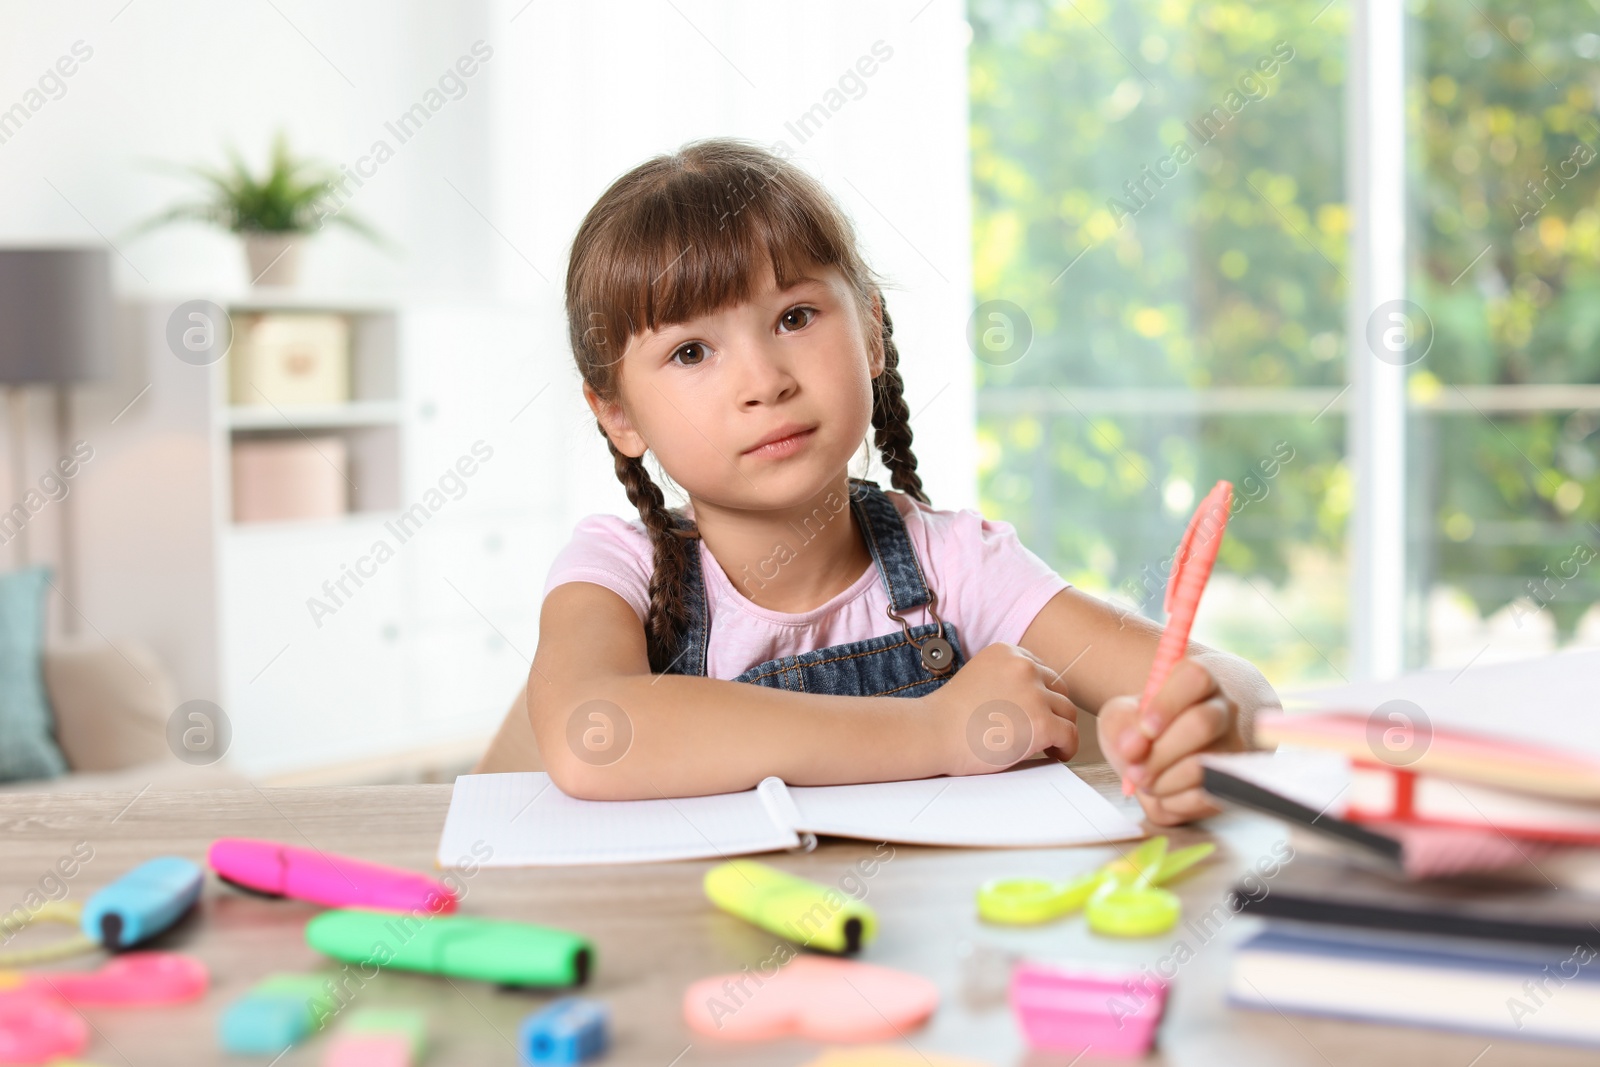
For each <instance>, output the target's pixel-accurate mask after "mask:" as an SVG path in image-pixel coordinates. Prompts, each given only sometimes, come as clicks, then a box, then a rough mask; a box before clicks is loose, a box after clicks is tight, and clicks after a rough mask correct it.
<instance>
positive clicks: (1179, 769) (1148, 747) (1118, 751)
mask: <svg viewBox="0 0 1600 1067" xmlns="http://www.w3.org/2000/svg"><path fill="white" fill-rule="evenodd" d="M1098 733H1099V740H1100V750H1101V751H1102V752H1103V753H1104V754H1105V757H1106V759H1107V760H1108V761H1109V762H1110V763H1111V765H1112V766H1113V767H1115V768H1116V769H1117V772H1118V773H1119V774H1121V775H1122V783H1123V784H1122V788H1123V792H1124V793H1129V792H1132V793H1133V794H1134V795H1135V796H1137V797H1138V798H1139V805H1140V807H1142V808H1144V813H1145V817H1146V818H1148V819H1149V820H1150V821H1151V822H1153V823H1156V824H1157V825H1160V826H1175V825H1177V824H1179V823H1183V822H1188V821H1189V820H1191V819H1200V818H1204V817H1206V816H1208V815H1214V814H1216V813H1217V812H1218V811H1219V810H1221V809H1220V808H1218V807H1217V805H1216V804H1214V803H1213V802H1212V801H1211V799H1210V798H1209V797H1208V796H1207V795H1206V793H1205V791H1204V790H1202V789H1201V787H1200V781H1201V766H1200V759H1199V754H1200V753H1201V752H1238V751H1242V750H1243V749H1244V748H1245V747H1246V745H1245V741H1244V737H1243V735H1242V732H1241V729H1240V717H1239V707H1238V705H1237V704H1235V703H1234V701H1233V700H1232V699H1230V698H1229V697H1228V696H1227V694H1225V693H1224V692H1223V691H1222V687H1221V686H1220V685H1219V684H1218V683H1217V678H1216V676H1215V675H1214V674H1212V672H1211V671H1210V670H1209V669H1207V668H1206V667H1205V666H1203V665H1202V664H1201V663H1199V662H1198V661H1196V660H1194V659H1184V660H1181V661H1179V662H1178V664H1177V665H1176V666H1175V667H1173V669H1172V673H1171V674H1169V675H1168V676H1167V680H1166V682H1165V683H1164V684H1163V685H1162V686H1161V688H1160V689H1159V690H1157V691H1156V695H1155V696H1154V697H1153V698H1152V699H1151V701H1150V705H1149V707H1147V708H1145V710H1144V713H1143V714H1142V715H1141V714H1140V713H1139V698H1138V697H1137V696H1131V695H1130V696H1120V697H1113V698H1112V699H1110V700H1108V701H1106V702H1105V705H1104V706H1103V707H1101V709H1100V721H1099V724H1098Z"/></svg>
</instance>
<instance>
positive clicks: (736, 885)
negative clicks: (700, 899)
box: [705, 860, 878, 955]
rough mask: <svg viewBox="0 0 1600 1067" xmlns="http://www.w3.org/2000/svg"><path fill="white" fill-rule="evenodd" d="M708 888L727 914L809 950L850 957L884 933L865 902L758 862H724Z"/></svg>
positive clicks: (708, 881) (708, 874)
mask: <svg viewBox="0 0 1600 1067" xmlns="http://www.w3.org/2000/svg"><path fill="white" fill-rule="evenodd" d="M705 886H706V896H707V897H709V898H710V899H711V903H713V904H715V905H716V906H717V907H719V908H721V909H722V910H723V911H726V912H729V913H730V914H733V915H737V916H738V917H739V918H741V919H744V920H745V921H747V922H751V923H754V924H755V925H757V926H759V927H761V928H762V929H763V930H767V931H769V932H771V933H774V934H777V935H778V936H779V937H785V938H788V939H789V940H790V941H794V942H796V943H798V944H801V945H804V946H805V947H806V948H812V949H818V950H821V951H823V952H832V953H836V954H841V955H848V954H850V953H853V952H856V951H858V950H859V949H860V948H861V946H862V945H865V944H866V943H867V942H868V941H871V940H872V939H873V937H874V936H876V934H877V932H878V917H877V916H876V915H874V914H873V912H872V909H871V908H869V907H867V905H865V904H864V903H862V902H861V901H859V900H856V899H855V898H853V897H850V896H846V895H845V894H844V893H841V892H840V891H839V890H838V889H836V888H834V887H833V886H828V885H823V884H821V883H820V882H811V881H807V880H806V879H804V878H798V877H796V876H795V875H792V874H787V873H785V872H784V871H780V870H778V869H777V868H776V867H769V866H767V865H766V864H765V863H758V862H756V861H755V860H729V861H728V862H727V863H719V864H718V865H717V866H715V867H713V868H711V869H710V870H709V871H707V872H706V880H705Z"/></svg>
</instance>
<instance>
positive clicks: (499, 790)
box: [437, 771, 800, 867]
mask: <svg viewBox="0 0 1600 1067" xmlns="http://www.w3.org/2000/svg"><path fill="white" fill-rule="evenodd" d="M774 781H775V779H774ZM479 842H482V844H478V843H479ZM799 843H800V838H799V836H798V835H797V834H796V833H795V832H794V830H793V829H791V828H789V827H786V826H781V825H779V824H777V823H775V822H774V821H773V819H772V816H771V815H770V814H769V809H768V806H767V804H766V803H764V802H763V801H762V799H761V798H760V797H759V796H758V795H757V791H756V790H754V789H747V790H745V791H744V792H742V793H722V794H718V795H715V796H708V797H685V798H681V799H672V800H615V801H606V800H576V799H574V798H572V797H569V796H567V795H566V794H565V793H563V792H561V790H559V789H557V788H556V787H555V786H554V785H553V784H552V783H551V781H550V776H549V775H548V774H545V773H544V772H542V771H516V772H512V773H507V774H463V775H460V776H458V777H457V778H456V785H455V792H454V793H453V794H452V796H451V798H450V812H449V814H447V815H446V816H445V820H444V833H443V834H442V835H440V838H439V854H438V857H437V859H438V863H439V866H441V867H452V866H459V865H462V863H463V858H465V860H466V861H468V862H471V861H476V862H478V863H479V864H480V865H481V866H484V867H556V866H568V865H575V864H584V863H647V862H652V861H660V860H679V859H696V858H700V857H705V856H719V855H721V856H735V855H740V854H743V853H749V852H770V851H773V850H775V849H784V848H794V847H795V846H796V845H798V844H799ZM475 844H476V845H477V848H476V849H474V847H473V846H474V845H475ZM484 845H487V846H488V848H489V849H490V850H491V854H490V856H489V857H488V858H487V859H481V858H479V857H480V854H481V853H482V851H483V848H484Z"/></svg>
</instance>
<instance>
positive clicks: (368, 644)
mask: <svg viewBox="0 0 1600 1067" xmlns="http://www.w3.org/2000/svg"><path fill="white" fill-rule="evenodd" d="M215 302H216V303H217V304H219V305H221V306H223V307H224V308H225V309H226V311H227V314H228V318H229V319H231V320H232V322H233V324H234V326H235V329H236V330H237V329H238V324H239V323H240V322H241V321H242V322H247V323H254V324H255V325H257V326H259V323H260V322H261V321H262V320H267V321H272V316H277V317H278V318H280V319H285V318H286V319H289V320H292V319H293V315H298V314H300V313H313V314H315V316H316V320H315V321H321V322H323V323H324V327H323V328H322V332H323V333H324V334H325V335H327V336H331V337H336V336H337V334H338V332H339V331H338V330H337V328H327V327H326V324H327V322H328V321H330V320H333V319H337V320H338V321H341V322H343V323H345V324H347V326H346V328H347V331H348V339H349V352H348V375H347V391H346V393H345V396H344V399H342V400H340V399H337V397H338V390H337V389H334V390H333V391H332V392H328V391H326V386H327V383H328V382H330V381H333V380H335V379H337V378H339V377H340V373H341V372H339V371H338V370H337V366H338V363H339V360H338V357H337V356H333V357H332V362H333V366H334V370H332V371H330V370H329V369H328V368H327V367H321V369H319V370H318V369H313V370H312V371H311V372H310V373H312V374H313V376H315V375H321V376H322V381H323V386H321V387H318V388H323V389H324V391H323V392H321V393H317V392H316V391H315V390H312V389H307V390H305V391H300V392H298V393H297V392H296V389H297V388H299V387H296V386H286V385H284V384H283V381H282V380H281V379H282V378H283V375H282V374H281V373H279V372H281V371H283V369H284V368H283V366H282V364H284V363H289V364H294V363H295V362H296V360H297V358H299V357H297V356H296V355H295V354H294V352H292V351H287V350H286V349H285V348H284V347H283V346H282V345H281V344H280V347H279V349H278V351H277V354H276V356H272V357H266V358H268V361H269V363H270V362H271V360H273V359H275V360H276V361H277V369H276V370H272V371H263V372H261V373H262V375H263V377H262V378H261V379H252V378H251V377H250V375H251V374H252V373H256V371H255V370H254V369H247V370H244V371H241V370H240V369H239V368H238V367H235V366H234V365H233V363H232V361H233V360H234V359H235V357H236V355H238V354H239V353H238V352H237V351H236V350H233V349H230V350H229V351H228V352H227V354H226V355H225V356H224V357H222V358H221V359H220V360H218V361H216V362H214V363H210V364H206V365H195V364H193V363H191V362H186V361H185V360H183V359H180V358H175V354H174V353H173V352H172V351H171V349H170V347H169V344H170V343H169V340H168V338H169V336H170V330H169V319H170V318H171V317H172V316H173V315H174V312H175V311H176V310H177V309H179V308H180V306H181V305H182V304H183V303H184V302H183V301H181V300H176V299H174V300H168V301H149V302H144V303H140V304H137V305H130V306H128V307H127V308H125V318H126V326H127V333H128V336H129V337H130V338H131V339H132V341H133V343H132V344H131V345H129V346H128V351H127V352H125V353H124V355H123V359H122V363H123V366H122V367H121V369H120V372H119V375H118V378H117V380H116V381H115V382H112V383H108V384H106V385H104V386H102V387H96V388H93V389H85V390H81V391H80V392H79V394H78V395H77V397H76V398H75V401H74V404H75V412H74V417H75V423H76V425H77V426H78V427H79V428H80V429H79V433H80V434H81V435H82V436H84V437H86V438H87V439H89V440H90V443H91V444H94V445H95V446H96V447H97V453H96V455H97V457H100V458H99V464H100V465H99V466H98V467H97V466H96V464H95V463H94V462H91V463H90V464H88V470H87V471H86V472H85V473H86V474H87V475H88V476H89V477H86V478H85V479H84V482H83V484H82V486H81V487H80V489H79V490H77V492H78V493H79V500H78V505H79V515H80V519H79V522H78V530H77V534H76V536H77V541H78V550H79V554H80V558H81V560H82V573H83V580H82V586H83V602H82V604H81V607H82V610H83V612H84V614H85V616H86V617H88V618H90V619H93V620H94V621H95V624H96V626H98V627H100V628H102V629H104V630H106V631H107V632H112V631H116V632H119V633H124V634H128V635H130V636H136V637H141V638H143V639H145V640H146V641H148V642H149V643H150V644H151V645H152V646H154V647H155V648H156V650H157V651H158V653H160V654H161V655H162V656H163V658H165V659H166V660H167V661H168V662H169V663H170V664H171V665H172V669H173V674H174V677H175V678H176V679H177V681H178V684H179V688H180V690H181V693H180V695H181V696H182V697H183V698H184V699H192V698H203V699H209V700H215V701H216V702H217V703H218V704H219V705H221V707H222V708H223V710H224V712H225V713H226V714H227V715H228V716H229V718H230V720H231V723H232V726H233V742H232V746H233V747H232V752H231V758H232V760H233V762H234V763H235V765H236V766H238V767H239V768H240V769H241V770H242V771H243V772H244V773H247V774H255V775H260V776H282V775H292V774H300V773H318V768H325V767H326V766H328V765H330V764H335V763H347V762H348V763H352V764H356V763H366V764H370V762H371V761H373V760H390V759H402V760H403V759H406V758H409V757H408V756H407V755H406V754H407V753H413V754H414V753H416V752H418V751H422V750H425V749H427V748H428V747H429V746H434V747H436V748H442V747H448V746H450V745H452V744H456V745H461V744H466V745H468V747H470V744H471V743H472V742H473V740H474V739H481V740H482V741H484V742H487V740H488V738H489V736H490V735H491V734H492V733H493V732H494V729H495V727H496V726H497V725H498V724H499V721H500V718H501V717H502V716H503V715H504V713H505V709H506V707H507V705H508V704H509V703H510V701H511V699H512V698H513V697H514V696H515V695H516V693H517V691H518V689H519V687H520V686H521V684H522V683H523V681H524V680H525V678H526V674H527V670H528V666H527V659H526V657H527V656H530V655H531V654H532V650H533V647H534V644H535V638H536V626H537V605H538V601H539V594H540V589H541V582H542V578H543V573H544V568H545V567H546V566H547V565H548V562H549V560H550V558H551V557H552V556H553V554H554V552H555V551H556V549H557V548H559V546H560V544H561V543H562V541H563V540H564V537H565V535H566V533H567V532H568V531H570V528H571V518H570V517H568V516H566V515H564V514H562V513H561V512H560V500H559V498H558V494H553V493H551V492H549V491H548V490H547V489H546V488H545V486H546V485H547V484H548V479H549V477H550V474H549V472H550V466H549V464H548V462H547V459H548V457H549V456H550V455H552V454H553V453H556V452H558V451H559V445H558V442H556V441H555V440H554V438H553V437H552V435H553V434H555V433H557V432H558V430H557V426H558V425H559V424H558V423H557V421H556V420H552V419H550V418H548V417H546V416H543V415H541V413H540V406H539V405H535V406H534V407H532V408H527V409H526V412H527V413H523V414H519V411H522V410H523V409H524V405H526V404H527V401H528V400H529V399H530V398H532V397H534V396H536V395H538V394H539V392H540V390H541V389H543V388H544V387H545V386H546V385H547V384H548V383H550V382H552V381H555V380H557V375H558V374H560V373H561V372H562V371H563V370H565V368H564V367H558V366H557V365H556V364H555V362H554V361H555V359H556V358H557V357H558V356H559V355H561V354H563V353H562V350H561V349H560V348H559V347H558V346H556V345H553V344H549V343H543V344H541V343H540V342H541V341H545V340H546V339H545V338H542V337H541V336H540V335H539V334H538V330H539V328H540V316H538V315H536V314H535V313H533V312H531V311H529V310H527V309H524V308H516V307H508V306H503V305H495V304H483V303H478V304H458V305H443V304H429V305H417V306H411V305H400V304H392V303H373V302H365V301H336V300H315V301H313V300H308V299H292V300H287V301H280V300H272V301H265V302H257V301H232V302H229V301H227V300H222V299H219V300H217V301H215ZM284 313H293V314H291V315H288V316H285V314H284ZM222 325H223V327H224V328H226V325H227V324H226V323H224V324H222ZM559 328H560V326H559V323H556V324H554V325H552V327H551V334H552V336H553V337H559V335H560V334H559ZM315 332H316V331H310V333H315ZM283 334H287V335H288V336H290V337H293V336H295V331H294V330H293V329H288V330H287V331H280V336H279V337H278V339H277V341H275V342H274V343H280V342H282V341H283V336H282V335H283ZM236 336H237V335H236ZM541 351H542V352H547V353H553V354H552V355H550V356H547V357H540V356H538V355H536V353H538V352H541ZM302 355H303V356H304V359H305V360H309V361H310V362H311V363H316V362H317V361H318V360H319V359H321V358H323V355H326V353H323V354H322V355H319V354H317V353H302ZM258 357H261V353H260V352H259V351H258V352H251V353H249V354H248V356H247V357H246V358H249V359H251V360H252V363H251V368H256V367H257V366H258ZM541 359H545V360H548V362H547V363H541ZM274 374H276V375H278V377H277V378H273V375H274ZM254 380H265V381H267V382H268V387H267V388H261V389H257V388H255V387H254V386H251V387H250V389H249V394H248V395H255V396H257V397H258V398H259V397H261V396H265V397H266V398H267V400H266V402H262V403H255V404H238V403H233V401H234V400H236V399H239V398H241V397H243V396H245V395H247V394H246V393H244V392H241V391H240V389H239V383H240V382H241V381H243V382H245V384H246V385H249V383H250V382H251V381H254ZM273 382H276V383H277V384H273ZM146 386H149V388H148V389H145V387H146ZM141 390H144V391H143V392H141ZM554 392H555V391H554V390H552V391H550V392H549V393H546V394H545V395H544V401H545V402H552V401H553V396H552V395H551V394H552V393H554ZM319 396H320V397H325V398H327V399H324V400H321V401H317V400H316V398H317V397H319ZM135 398H136V399H135ZM130 399H135V402H134V403H132V404H130V403H129V401H130ZM279 400H281V401H282V402H277V401H279ZM314 401H316V402H314ZM124 407H126V410H125V411H120V413H119V410H120V409H122V408H124ZM113 420H114V421H113ZM330 441H331V442H336V444H330V443H329V442H330ZM308 442H309V444H308ZM102 444H103V445H104V447H101V445H102ZM263 444H266V445H276V446H278V448H277V449H276V450H274V449H271V448H269V449H267V450H266V453H265V456H266V458H265V460H263V458H262V446H263ZM296 450H298V455H296V454H295V453H296ZM339 451H343V452H344V453H345V455H346V456H347V464H340V463H338V462H337V460H338V456H337V455H336V453H337V452H339ZM263 468H264V470H263ZM286 468H293V469H289V470H286ZM341 468H342V469H341ZM263 474H265V475H266V478H265V479H263V478H262V477H261V476H262V475H263ZM245 475H248V476H250V477H251V481H250V483H249V484H248V485H247V484H244V480H245V479H244V477H243V476H245ZM336 475H337V476H338V485H335V484H334V483H333V478H334V476H336ZM556 476H558V477H559V472H557V474H556ZM273 478H277V479H278V480H277V481H276V482H274V481H273ZM336 499H337V500H341V501H342V503H343V511H342V513H341V512H340V511H339V509H337V508H335V507H333V506H331V503H330V501H333V500H336ZM241 505H242V506H243V510H242V511H241V510H240V508H241ZM294 515H300V516H311V515H315V516H317V517H300V518H294V517H292V516H294ZM236 518H238V519H253V518H256V519H259V518H269V519H273V520H274V521H236ZM386 773H388V772H386Z"/></svg>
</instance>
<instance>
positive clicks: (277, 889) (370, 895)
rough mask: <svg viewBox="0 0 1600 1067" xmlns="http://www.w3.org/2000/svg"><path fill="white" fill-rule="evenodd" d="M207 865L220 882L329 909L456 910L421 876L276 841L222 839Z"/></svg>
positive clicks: (443, 888)
mask: <svg viewBox="0 0 1600 1067" xmlns="http://www.w3.org/2000/svg"><path fill="white" fill-rule="evenodd" d="M206 862H207V863H209V864H210V865H211V869H212V870H214V871H216V872H217V876H218V877H220V878H221V879H222V880H223V881H226V882H232V883H234V884H235V885H238V886H242V887H244V888H245V889H252V890H255V891H256V892H258V893H268V894H271V895H273V896H280V897H292V898H294V899H295V900H305V901H309V902H310V903H312V904H321V905H323V906H324V907H329V908H375V909H378V910H381V911H426V912H430V913H432V914H434V915H444V914H447V913H449V912H453V911H455V910H456V894H455V891H454V890H452V889H451V888H450V887H449V886H447V885H445V884H444V883H443V882H438V881H435V880H434V879H432V878H429V877H428V876H426V875H422V874H418V873H417V872H415V871H408V870H404V869H402V868H400V867H386V866H384V865H382V864H379V863H368V862H367V861H365V860H358V859H352V858H350V857H349V856H340V855H338V854H336V853H332V852H321V851H318V850H317V849H311V848H300V847H298V846H295V845H285V844H282V843H280V842H277V841H262V840H258V839H256V838H250V837H221V838H218V839H217V840H215V841H213V842H212V843H211V848H210V850H209V851H208V852H207V853H206Z"/></svg>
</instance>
